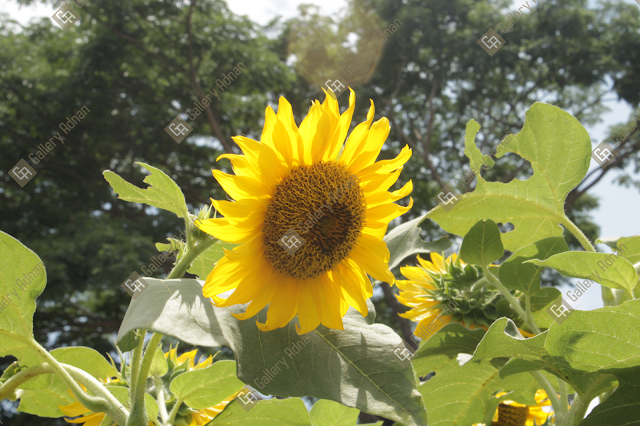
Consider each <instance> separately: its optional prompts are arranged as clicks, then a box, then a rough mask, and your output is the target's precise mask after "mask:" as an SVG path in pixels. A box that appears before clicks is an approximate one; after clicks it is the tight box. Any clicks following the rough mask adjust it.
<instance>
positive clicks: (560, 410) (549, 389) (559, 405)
mask: <svg viewBox="0 0 640 426" xmlns="http://www.w3.org/2000/svg"><path fill="white" fill-rule="evenodd" d="M529 373H530V374H531V375H532V376H533V377H534V378H535V379H536V380H537V381H538V383H540V386H542V388H543V389H544V391H545V392H546V393H547V396H548V397H549V400H550V401H551V405H553V411H554V412H555V413H556V419H562V418H564V415H565V413H566V412H567V406H566V405H564V404H563V402H564V401H562V402H561V401H560V399H559V398H558V394H557V393H556V390H555V389H554V388H553V386H551V383H549V381H548V380H547V378H546V377H544V375H543V374H542V372H541V371H530V372H529ZM565 404H566V403H565Z"/></svg>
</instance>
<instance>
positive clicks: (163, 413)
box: [153, 376, 169, 425]
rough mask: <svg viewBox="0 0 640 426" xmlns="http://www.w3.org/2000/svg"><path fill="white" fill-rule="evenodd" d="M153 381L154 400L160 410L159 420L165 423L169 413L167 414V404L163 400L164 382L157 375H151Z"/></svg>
mask: <svg viewBox="0 0 640 426" xmlns="http://www.w3.org/2000/svg"><path fill="white" fill-rule="evenodd" d="M153 382H154V383H155V385H156V401H158V409H159V410H160V420H161V421H162V424H163V425H166V424H167V420H169V414H167V405H166V404H165V402H164V384H163V383H162V379H161V378H160V377H158V376H154V377H153Z"/></svg>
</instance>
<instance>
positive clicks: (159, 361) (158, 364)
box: [149, 344, 169, 377]
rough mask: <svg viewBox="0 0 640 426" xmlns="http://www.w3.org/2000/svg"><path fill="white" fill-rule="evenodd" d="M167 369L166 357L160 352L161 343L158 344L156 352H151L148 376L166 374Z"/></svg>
mask: <svg viewBox="0 0 640 426" xmlns="http://www.w3.org/2000/svg"><path fill="white" fill-rule="evenodd" d="M167 371H169V364H167V359H166V358H165V357H164V352H162V344H159V345H158V348H157V349H156V353H155V354H153V361H151V368H150V369H149V376H156V377H162V376H164V375H165V374H167Z"/></svg>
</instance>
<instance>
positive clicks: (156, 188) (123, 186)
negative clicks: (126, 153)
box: [103, 163, 189, 219]
mask: <svg viewBox="0 0 640 426" xmlns="http://www.w3.org/2000/svg"><path fill="white" fill-rule="evenodd" d="M136 164H138V165H140V166H142V167H144V168H145V169H147V170H149V171H150V172H151V174H150V175H148V176H145V178H144V180H143V182H144V183H147V184H149V187H148V188H145V189H142V188H138V187H137V186H135V185H132V184H130V183H129V182H127V181H126V180H124V179H122V178H121V177H120V176H118V175H117V174H115V173H114V172H112V171H109V170H105V172H104V173H103V174H104V178H105V179H106V180H107V182H109V185H111V187H112V188H113V190H114V191H115V193H116V194H118V198H120V199H121V200H125V201H130V202H132V203H144V204H148V205H150V206H153V207H157V208H159V209H163V210H167V211H170V212H173V213H175V214H176V215H177V216H178V217H182V218H185V219H187V218H188V217H189V211H188V210H187V204H186V203H185V201H184V195H183V194H182V191H181V190H180V188H179V187H178V185H176V183H175V182H174V181H173V180H172V179H171V178H170V177H169V176H167V175H166V174H165V173H164V172H163V171H162V170H160V169H157V168H155V167H153V166H150V165H148V164H145V163H136Z"/></svg>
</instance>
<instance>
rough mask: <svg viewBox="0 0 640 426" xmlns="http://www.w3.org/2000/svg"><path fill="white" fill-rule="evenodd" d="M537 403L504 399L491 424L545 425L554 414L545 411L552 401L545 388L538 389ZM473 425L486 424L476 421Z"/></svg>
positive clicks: (513, 425) (511, 425)
mask: <svg viewBox="0 0 640 426" xmlns="http://www.w3.org/2000/svg"><path fill="white" fill-rule="evenodd" d="M503 395H506V392H500V393H498V394H497V395H496V397H498V398H499V397H501V396H503ZM535 398H536V405H524V404H518V403H517V402H514V401H502V402H501V403H500V405H499V406H498V408H497V409H496V412H495V414H494V415H493V422H492V423H491V426H540V425H543V424H544V423H545V422H546V421H547V418H548V417H552V416H553V411H545V410H543V407H550V406H551V401H549V397H548V396H547V393H546V392H545V391H544V390H543V389H538V390H537V391H536V396H535ZM473 426H485V425H484V424H482V423H476V424H474V425H473Z"/></svg>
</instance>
